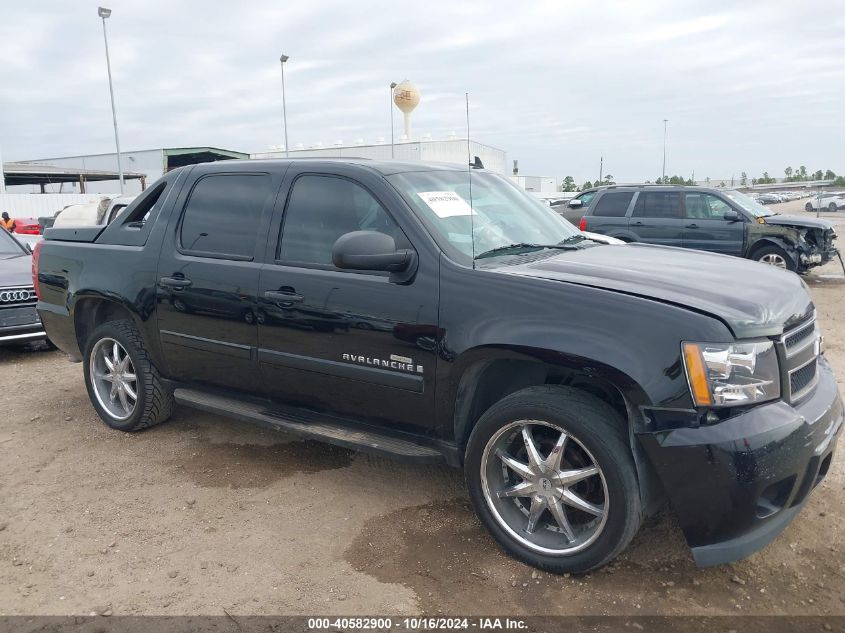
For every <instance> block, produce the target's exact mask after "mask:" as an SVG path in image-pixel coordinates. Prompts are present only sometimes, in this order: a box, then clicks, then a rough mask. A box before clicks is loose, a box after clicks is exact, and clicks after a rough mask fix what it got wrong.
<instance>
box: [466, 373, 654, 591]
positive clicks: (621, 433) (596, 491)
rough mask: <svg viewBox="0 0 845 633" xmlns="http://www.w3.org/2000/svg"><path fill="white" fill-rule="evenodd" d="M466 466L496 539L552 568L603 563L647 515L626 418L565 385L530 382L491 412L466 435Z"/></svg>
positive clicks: (479, 509)
mask: <svg viewBox="0 0 845 633" xmlns="http://www.w3.org/2000/svg"><path fill="white" fill-rule="evenodd" d="M465 471H466V480H467V486H468V489H469V494H470V499H471V501H472V504H473V507H474V509H475V512H476V514H477V515H478V518H479V519H480V520H481V522H482V523H483V524H484V526H485V527H486V528H487V530H488V531H489V532H490V533H491V534H492V536H493V537H494V538H495V539H496V541H498V543H499V544H500V545H501V546H502V547H503V548H504V549H505V551H507V552H508V553H509V554H511V555H512V556H514V557H515V558H518V559H519V560H521V561H523V562H525V563H527V564H529V565H533V566H534V567H538V568H540V569H543V570H546V571H549V572H553V573H558V574H561V573H566V572H571V573H585V572H588V571H590V570H591V569H595V568H596V567H600V566H602V565H604V564H605V563H607V562H608V561H610V560H611V559H613V558H614V557H615V556H617V555H618V554H619V553H620V552H621V551H622V550H623V549H624V548H625V547H626V546H627V545H628V543H630V541H631V539H632V538H633V537H634V534H636V532H637V530H638V529H639V526H640V523H641V521H642V508H641V504H640V494H639V485H638V481H637V475H636V468H635V466H634V460H633V457H632V455H631V449H630V447H629V444H628V436H627V423H626V422H625V421H624V420H623V419H622V418H621V417H620V416H619V414H618V413H617V412H616V411H614V410H613V409H612V408H611V407H610V406H609V405H607V404H606V403H604V402H602V401H601V400H599V399H597V398H595V397H593V396H590V395H588V394H586V393H584V392H581V391H578V390H576V389H572V388H569V387H559V386H542V387H530V388H527V389H523V390H521V391H518V392H516V393H514V394H511V395H509V396H507V397H506V398H504V399H502V400H500V401H499V402H497V403H496V404H495V405H493V406H492V407H491V408H490V409H488V410H487V412H486V413H485V414H484V415H483V416H482V417H481V419H480V420H479V421H478V424H477V425H476V426H475V428H474V429H473V431H472V434H471V435H470V439H469V443H468V444H467V449H466V459H465Z"/></svg>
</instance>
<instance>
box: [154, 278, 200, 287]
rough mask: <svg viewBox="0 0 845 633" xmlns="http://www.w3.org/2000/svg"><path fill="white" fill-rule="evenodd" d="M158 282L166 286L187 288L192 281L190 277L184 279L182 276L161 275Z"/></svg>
mask: <svg viewBox="0 0 845 633" xmlns="http://www.w3.org/2000/svg"><path fill="white" fill-rule="evenodd" d="M159 283H160V284H161V285H162V286H167V287H168V288H187V287H188V286H190V285H191V284H192V283H193V282H192V281H191V280H190V279H185V278H184V277H162V278H161V279H160V280H159Z"/></svg>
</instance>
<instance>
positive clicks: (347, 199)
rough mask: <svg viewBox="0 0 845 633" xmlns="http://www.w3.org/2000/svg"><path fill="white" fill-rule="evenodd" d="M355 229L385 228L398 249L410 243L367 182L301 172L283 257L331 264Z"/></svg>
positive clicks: (283, 241)
mask: <svg viewBox="0 0 845 633" xmlns="http://www.w3.org/2000/svg"><path fill="white" fill-rule="evenodd" d="M352 231H378V232H379V233H385V234H387V235H390V236H391V237H392V238H393V239H394V240H395V241H396V247H397V248H410V244H409V242H408V240H407V238H406V237H405V234H404V233H402V230H401V229H400V228H399V226H398V225H397V224H396V222H394V220H393V218H391V217H390V216H389V215H388V214H387V212H386V211H385V210H384V208H382V206H381V205H380V204H379V202H378V201H377V200H376V199H375V198H373V196H372V195H371V194H370V192H368V191H367V190H366V189H364V188H363V187H362V186H360V185H358V184H356V183H354V182H352V181H350V180H345V179H343V178H336V177H333V176H314V175H306V176H300V177H299V178H297V179H296V181H295V182H294V184H293V190H292V191H291V194H290V197H289V198H288V202H287V206H286V208H285V216H284V220H283V222H282V236H281V240H280V243H279V253H278V255H277V258H278V259H279V260H282V261H285V262H296V263H301V264H317V265H320V266H331V265H332V247H333V246H334V243H335V242H336V241H337V238H339V237H340V236H341V235H345V234H346V233H351V232H352Z"/></svg>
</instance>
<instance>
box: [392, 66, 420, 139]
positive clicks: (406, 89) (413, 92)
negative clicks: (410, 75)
mask: <svg viewBox="0 0 845 633" xmlns="http://www.w3.org/2000/svg"><path fill="white" fill-rule="evenodd" d="M419 102H420V89H419V88H417V87H416V86H415V85H414V84H412V83H411V82H410V81H408V80H407V79H406V80H405V81H403V82H402V83H400V84H399V85H398V86H396V87H395V88H394V89H393V103H395V104H396V107H397V108H399V109H400V110H402V114H403V115H405V140H407V141H410V140H411V112H413V111H414V108H416V107H417V105H418V104H419Z"/></svg>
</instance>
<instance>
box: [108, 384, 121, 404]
mask: <svg viewBox="0 0 845 633" xmlns="http://www.w3.org/2000/svg"><path fill="white" fill-rule="evenodd" d="M119 390H120V383H119V382H118V381H116V380H114V381H112V384H111V391H110V393H109V400H111V401H112V402H114V401H115V398H117V392H118V391H119Z"/></svg>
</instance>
